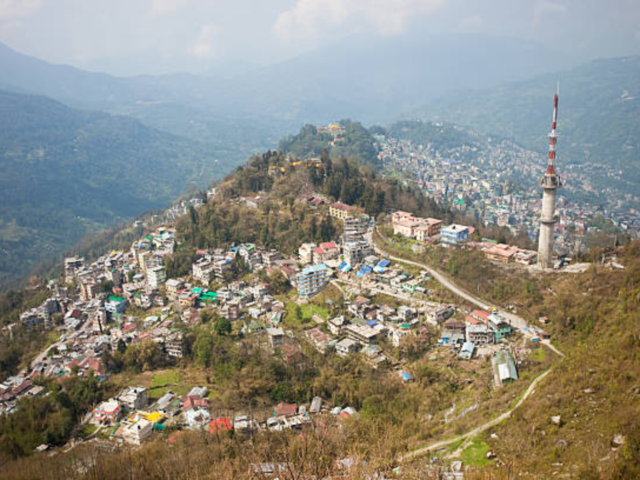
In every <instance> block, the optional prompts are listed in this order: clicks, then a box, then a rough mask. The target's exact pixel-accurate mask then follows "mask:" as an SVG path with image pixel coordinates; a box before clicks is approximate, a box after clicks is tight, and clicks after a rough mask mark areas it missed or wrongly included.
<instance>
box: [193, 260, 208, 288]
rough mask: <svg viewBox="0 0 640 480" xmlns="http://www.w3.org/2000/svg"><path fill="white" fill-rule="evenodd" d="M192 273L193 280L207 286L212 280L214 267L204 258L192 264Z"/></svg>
mask: <svg viewBox="0 0 640 480" xmlns="http://www.w3.org/2000/svg"><path fill="white" fill-rule="evenodd" d="M191 268H192V272H191V274H192V275H193V278H194V279H196V280H200V281H201V282H202V283H205V284H209V282H210V281H211V279H212V278H213V273H214V265H213V263H212V262H210V261H209V260H207V259H206V258H202V259H200V260H198V261H197V262H196V263H194V264H193V266H192V267H191Z"/></svg>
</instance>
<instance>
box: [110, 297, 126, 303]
mask: <svg viewBox="0 0 640 480" xmlns="http://www.w3.org/2000/svg"><path fill="white" fill-rule="evenodd" d="M109 301H110V302H122V301H124V298H122V297H109Z"/></svg>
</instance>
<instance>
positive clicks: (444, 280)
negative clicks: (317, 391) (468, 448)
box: [366, 230, 565, 463]
mask: <svg viewBox="0 0 640 480" xmlns="http://www.w3.org/2000/svg"><path fill="white" fill-rule="evenodd" d="M372 233H373V232H372V230H370V231H369V232H368V233H367V235H366V237H367V240H368V241H369V243H370V244H371V245H372V246H373V249H374V250H375V252H376V253H377V254H378V255H384V256H385V257H386V258H388V259H390V260H394V261H396V262H400V263H405V264H409V265H414V266H416V267H419V268H421V269H422V270H425V271H427V272H429V275H431V277H433V278H434V279H436V280H437V281H438V282H440V284H442V285H443V286H444V287H445V288H446V289H448V290H449V291H451V292H453V293H455V294H456V295H458V296H459V297H461V298H463V299H464V300H466V301H467V302H469V303H470V304H472V305H475V306H477V307H479V308H481V309H483V310H489V309H490V308H491V306H490V305H489V304H487V303H486V302H484V301H482V300H480V299H479V298H477V297H474V296H473V295H471V294H470V293H469V292H467V291H465V290H463V289H462V288H460V287H459V286H457V285H456V284H455V283H453V281H451V279H449V278H448V277H447V276H445V275H443V274H442V273H440V272H439V271H438V270H436V269H434V268H433V267H430V266H428V265H425V264H423V263H419V262H414V261H412V260H406V259H404V258H401V257H396V256H393V255H390V254H389V253H387V252H385V251H384V250H383V249H381V248H380V247H379V246H378V245H376V243H375V242H374V241H373V234H372ZM500 313H501V315H503V316H504V317H506V318H507V319H508V320H509V321H510V322H511V325H513V326H514V327H516V328H518V329H519V330H520V331H521V332H522V333H523V334H524V335H525V336H527V337H529V338H531V337H533V333H532V332H531V329H529V328H528V325H527V322H526V320H525V319H524V318H522V317H519V316H518V315H514V314H512V313H508V312H502V311H501V312H500ZM541 343H542V344H543V345H544V346H545V347H547V348H549V349H550V350H551V351H553V352H554V353H556V354H557V355H558V356H559V357H561V358H564V356H565V355H564V354H563V353H562V352H561V351H560V350H558V349H557V348H556V347H555V346H554V345H552V344H551V342H549V340H542V341H541ZM551 370H552V369H551V368H550V369H548V370H546V371H544V372H543V373H541V374H540V375H538V376H537V377H536V378H535V379H534V380H533V381H532V382H531V385H529V388H527V390H526V391H525V392H524V395H522V398H520V400H518V402H517V403H516V404H515V405H514V406H513V407H512V408H511V409H509V410H507V411H506V412H504V413H502V414H501V415H499V416H498V417H496V418H494V419H493V420H489V421H487V422H485V423H483V424H481V425H479V426H477V427H475V428H474V429H472V430H469V431H468V432H465V433H463V434H460V435H456V436H455V437H452V438H448V439H446V440H440V441H438V442H435V443H432V444H430V445H426V446H424V447H421V448H418V449H417V450H414V451H412V452H409V453H406V454H404V455H402V456H401V457H400V458H399V461H400V462H401V463H402V462H407V461H410V460H413V459H415V458H417V457H420V456H422V455H425V454H427V453H429V452H432V451H434V450H439V449H441V448H444V447H448V446H449V445H453V444H454V443H456V442H458V441H460V440H464V439H469V438H472V437H475V436H477V435H479V434H480V433H482V432H484V431H486V430H488V429H490V428H492V427H494V426H496V425H497V424H499V423H500V422H502V421H504V420H506V419H508V418H509V417H510V416H511V414H512V413H513V412H514V410H516V409H517V408H518V407H520V406H521V405H522V404H523V403H524V402H525V401H526V400H527V399H528V398H529V397H530V396H531V395H532V394H533V393H534V392H535V388H536V386H537V385H538V384H539V383H540V382H541V381H542V380H544V379H545V378H546V377H547V375H549V374H550V373H551Z"/></svg>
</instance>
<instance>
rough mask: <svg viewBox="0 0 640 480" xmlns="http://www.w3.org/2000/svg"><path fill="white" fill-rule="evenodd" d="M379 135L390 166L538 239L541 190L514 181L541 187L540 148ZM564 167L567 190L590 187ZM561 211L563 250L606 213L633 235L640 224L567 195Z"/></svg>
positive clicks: (469, 210) (451, 202)
mask: <svg viewBox="0 0 640 480" xmlns="http://www.w3.org/2000/svg"><path fill="white" fill-rule="evenodd" d="M377 139H378V142H379V145H380V154H379V156H380V159H381V160H382V161H383V162H384V163H385V165H387V166H388V167H390V168H393V169H398V170H404V171H407V172H409V173H410V174H411V176H412V177H413V178H415V179H416V180H415V182H416V183H417V185H418V186H420V188H421V189H422V190H423V191H424V192H425V193H426V194H428V195H429V196H430V197H432V198H434V199H435V200H437V201H438V202H439V203H441V204H443V205H447V206H450V207H452V208H454V209H457V210H459V211H461V212H462V213H465V214H467V215H469V216H474V217H476V218H478V219H479V220H480V221H482V222H483V224H485V225H487V226H492V225H497V226H501V227H506V228H508V229H509V230H510V231H511V233H512V234H514V235H517V234H519V233H521V232H526V233H527V234H528V235H529V236H530V238H531V240H532V241H534V242H535V241H536V239H537V237H538V230H539V227H540V222H539V218H540V211H541V208H542V202H541V197H542V195H541V192H540V189H539V188H527V187H524V188H516V187H515V184H514V182H516V183H522V184H524V185H527V186H530V187H534V185H535V186H536V187H537V180H538V178H539V177H540V175H541V173H542V169H543V168H544V166H545V161H544V159H543V158H542V157H541V156H540V155H539V154H538V153H536V152H532V151H528V150H525V149H523V148H521V147H519V146H517V145H515V144H513V143H512V142H508V141H491V142H489V143H488V144H486V145H484V144H481V143H479V142H465V141H460V142H459V143H458V144H457V145H456V146H442V145H440V144H437V143H430V144H427V145H420V144H415V143H412V142H411V141H409V140H403V139H397V138H393V137H385V136H377ZM492 140H493V139H492ZM563 172H564V174H565V176H566V177H567V180H566V182H565V188H566V189H567V190H569V191H575V192H578V191H582V192H583V191H584V190H588V189H589V187H590V185H591V183H590V178H589V173H588V172H586V171H585V169H584V168H583V167H580V168H576V166H575V165H563ZM592 191H593V192H594V193H595V192H597V190H595V189H593V190H592ZM612 193H613V192H612ZM614 196H615V195H614ZM612 198H613V197H612ZM556 213H557V216H558V221H557V223H556V224H555V246H556V249H557V251H558V252H560V253H567V252H573V251H575V250H576V249H579V248H582V246H583V245H584V241H585V239H584V237H585V236H586V235H587V234H588V233H593V232H597V231H598V228H599V226H598V225H597V223H598V219H599V218H601V217H604V218H607V219H610V220H611V221H612V222H613V223H614V224H615V225H616V226H618V227H619V228H620V229H621V230H622V231H624V232H626V233H629V234H631V235H637V232H638V229H639V228H640V216H638V215H637V213H636V214H635V215H634V214H633V212H629V211H626V212H625V213H622V212H616V211H615V210H614V209H613V208H611V209H607V208H605V207H603V206H601V205H599V204H598V205H596V204H589V203H588V202H577V201H573V200H571V199H570V198H568V197H567V196H559V197H558V199H557V205H556ZM420 235H421V234H420ZM412 236H414V237H417V236H418V235H416V234H415V233H414V234H413V235H412Z"/></svg>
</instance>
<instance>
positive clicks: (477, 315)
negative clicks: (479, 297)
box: [471, 310, 490, 322]
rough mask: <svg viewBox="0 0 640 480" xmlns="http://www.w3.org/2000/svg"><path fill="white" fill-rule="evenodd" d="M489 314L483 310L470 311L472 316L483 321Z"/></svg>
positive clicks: (486, 320)
mask: <svg viewBox="0 0 640 480" xmlns="http://www.w3.org/2000/svg"><path fill="white" fill-rule="evenodd" d="M489 315H490V314H489V312H485V311H484V310H474V311H473V312H471V316H472V317H475V318H477V319H480V320H482V321H484V322H488V321H489Z"/></svg>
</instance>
